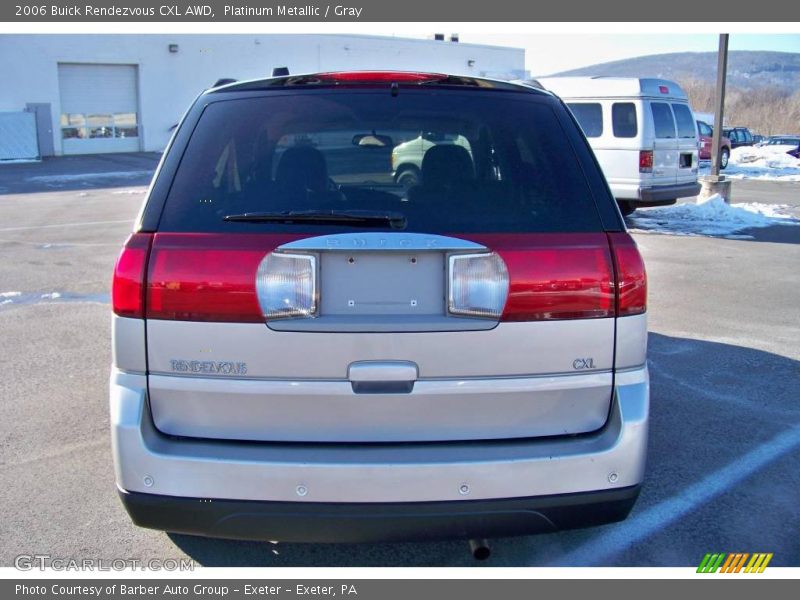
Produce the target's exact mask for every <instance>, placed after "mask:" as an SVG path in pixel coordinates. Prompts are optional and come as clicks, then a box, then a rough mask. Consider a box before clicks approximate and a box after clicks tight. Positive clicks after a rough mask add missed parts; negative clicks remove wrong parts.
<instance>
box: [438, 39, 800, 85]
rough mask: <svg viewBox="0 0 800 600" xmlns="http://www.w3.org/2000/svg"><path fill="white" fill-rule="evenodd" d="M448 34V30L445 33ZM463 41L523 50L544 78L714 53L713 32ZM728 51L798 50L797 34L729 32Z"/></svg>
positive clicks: (527, 64) (535, 73) (528, 66)
mask: <svg viewBox="0 0 800 600" xmlns="http://www.w3.org/2000/svg"><path fill="white" fill-rule="evenodd" d="M447 33H448V34H449V33H450V32H447ZM460 40H461V41H462V42H465V43H473V44H490V45H498V46H515V47H518V48H525V68H526V69H527V70H528V71H530V73H531V75H532V76H543V75H551V74H553V73H558V72H560V71H566V70H569V69H576V68H578V67H586V66H589V65H595V64H598V63H604V62H609V61H614V60H621V59H624V58H632V57H635V56H645V55H648V54H664V53H668V52H716V51H717V47H718V44H719V36H718V35H717V34H701V33H697V34H686V35H681V34H674V33H673V34H654V33H648V34H643V35H634V34H597V35H595V34H585V33H582V34H563V33H562V34H542V33H533V34H517V33H511V32H509V33H502V34H481V33H470V32H465V33H461V34H460ZM728 50H774V51H778V52H800V34H777V33H772V34H731V36H730V40H729V43H728Z"/></svg>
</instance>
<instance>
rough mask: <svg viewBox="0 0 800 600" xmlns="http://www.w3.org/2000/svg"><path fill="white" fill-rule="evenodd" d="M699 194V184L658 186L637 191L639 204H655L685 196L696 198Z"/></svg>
mask: <svg viewBox="0 0 800 600" xmlns="http://www.w3.org/2000/svg"><path fill="white" fill-rule="evenodd" d="M699 193H700V184H699V183H697V182H695V183H684V184H678V185H658V186H653V187H650V188H642V189H641V190H640V191H639V200H640V201H641V202H643V203H644V202H647V203H656V202H664V201H667V200H675V199H676V198H685V197H687V196H697V194H699Z"/></svg>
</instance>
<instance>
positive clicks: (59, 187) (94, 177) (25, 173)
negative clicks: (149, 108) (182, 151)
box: [0, 152, 161, 196]
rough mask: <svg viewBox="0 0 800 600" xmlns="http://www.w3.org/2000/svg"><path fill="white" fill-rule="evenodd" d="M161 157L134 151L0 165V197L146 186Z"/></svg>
mask: <svg viewBox="0 0 800 600" xmlns="http://www.w3.org/2000/svg"><path fill="white" fill-rule="evenodd" d="M160 158H161V154H160V153H158V152H136V153H120V154H90V155H81V156H56V157H49V158H44V159H43V160H42V161H41V162H38V163H16V164H13V163H12V164H0V196H2V195H5V194H30V193H40V192H69V191H74V190H80V191H85V190H92V189H98V188H115V187H131V186H142V185H149V184H150V180H151V179H152V177H153V173H154V172H155V170H156V166H157V165H158V161H159V160H160Z"/></svg>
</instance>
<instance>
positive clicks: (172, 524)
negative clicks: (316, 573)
mask: <svg viewBox="0 0 800 600" xmlns="http://www.w3.org/2000/svg"><path fill="white" fill-rule="evenodd" d="M110 401H111V428H112V448H113V453H114V464H115V470H116V480H117V487H118V488H119V489H120V490H121V491H122V492H123V499H124V500H125V504H126V506H127V507H128V510H129V512H130V513H131V516H132V518H133V519H134V521H135V522H136V523H137V524H140V525H143V526H147V527H156V528H159V529H165V530H170V531H184V532H187V533H198V534H204V535H212V536H213V535H219V536H225V537H231V536H232V537H253V536H255V537H258V538H264V537H266V538H268V539H282V540H307V541H311V540H322V539H323V538H324V539H327V540H334V539H335V540H337V541H344V539H345V538H343V537H341V535H339V534H333V533H328V532H329V529H325V527H329V528H330V531H333V530H338V529H340V528H339V527H336V525H337V524H344V523H346V522H349V521H351V520H352V518H353V517H356V516H358V515H360V514H362V513H363V515H365V516H368V515H370V514H372V515H377V516H378V517H379V518H377V519H374V518H373V519H372V520H370V519H369V518H366V519H365V520H364V521H365V522H363V523H362V524H361V525H358V527H357V528H356V529H357V530H358V531H360V532H356V533H354V534H353V535H355V536H356V537H357V539H358V540H368V539H406V538H405V537H404V536H406V535H408V536H410V537H409V539H411V538H414V537H423V538H424V537H426V534H425V531H424V530H425V528H426V527H431V535H433V536H435V537H452V536H456V537H461V536H475V535H478V534H479V533H480V531H483V529H482V528H483V527H484V524H485V525H486V529H487V531H486V533H485V534H486V535H489V534H490V533H491V534H492V535H508V534H511V533H528V532H535V531H551V530H553V529H555V528H561V527H574V526H582V525H591V524H596V523H599V522H608V521H613V520H618V519H621V518H624V516H625V515H626V514H627V512H628V510H630V506H631V505H632V504H633V501H634V500H635V491H633V490H634V489H635V488H636V487H637V486H638V485H639V484H640V483H641V482H642V479H643V477H644V468H645V455H646V448H647V430H648V418H649V417H648V414H649V383H648V376H647V368H646V367H645V366H642V367H638V368H634V369H629V370H625V371H620V372H617V374H616V375H615V387H614V397H613V402H612V406H611V411H610V414H609V419H608V421H607V423H606V424H605V426H603V427H602V428H601V429H600V430H598V431H596V432H594V433H591V434H582V435H578V436H561V437H556V438H539V439H522V440H496V441H483V442H480V441H476V442H447V443H417V444H391V443H389V444H305V443H252V442H228V441H225V442H221V441H209V440H199V439H185V438H174V437H169V436H165V435H163V434H162V433H160V432H159V431H157V430H156V428H155V426H154V425H153V421H152V417H151V415H150V411H149V407H148V405H147V395H146V377H145V376H144V375H141V374H132V373H124V372H121V371H118V370H114V371H113V372H112V376H111V396H110ZM625 490H627V491H625ZM209 499H212V500H210V501H209ZM498 502H499V504H495V503H498ZM481 503H482V504H481ZM505 503H508V504H505ZM595 504H596V505H597V508H596V510H595V508H591V507H590V506H593V505H595ZM503 506H504V507H503ZM569 507H574V508H572V509H570V508H569ZM440 509H441V510H440ZM373 511H376V512H373ZM565 512H573V513H574V514H573V515H572V516H569V517H567V516H564V513H565ZM392 515H397V519H394V517H392V518H391V519H390V518H389V517H390V516H392ZM406 515H411V516H406ZM383 519H387V520H389V521H392V522H393V523H394V524H393V525H391V527H389V526H388V525H387V526H386V527H384V523H383ZM429 520H430V523H429V522H428V521H429ZM314 522H319V523H327V524H326V525H325V527H322V526H320V531H316V528H315V526H313V523H314ZM490 522H491V527H490V526H489V523H490ZM435 523H439V525H435ZM434 525H435V526H434ZM251 529H252V531H250V530H251ZM312 529H314V531H311V530H312ZM345 529H346V527H345ZM489 530H491V531H489ZM404 532H406V533H404ZM418 534H419V535H418ZM343 535H346V534H343ZM320 536H322V537H320ZM326 536H327V537H326Z"/></svg>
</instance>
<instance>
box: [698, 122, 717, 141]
mask: <svg viewBox="0 0 800 600" xmlns="http://www.w3.org/2000/svg"><path fill="white" fill-rule="evenodd" d="M697 129H698V130H699V131H700V135H702V136H704V137H711V136H712V135H714V130H713V129H711V125H709V124H708V123H703V122H702V121H698V122H697Z"/></svg>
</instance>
